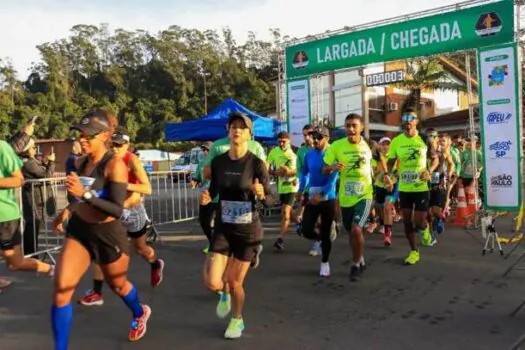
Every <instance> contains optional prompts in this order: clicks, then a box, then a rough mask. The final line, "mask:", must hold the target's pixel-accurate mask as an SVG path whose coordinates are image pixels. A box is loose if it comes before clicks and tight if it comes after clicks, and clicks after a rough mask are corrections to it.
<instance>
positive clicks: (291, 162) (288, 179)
mask: <svg viewBox="0 0 525 350" xmlns="http://www.w3.org/2000/svg"><path fill="white" fill-rule="evenodd" d="M268 164H270V165H273V166H274V167H275V168H276V169H279V168H280V167H282V166H283V165H284V166H286V167H288V168H290V169H296V166H297V156H296V155H295V153H293V151H292V150H291V149H288V150H286V151H283V150H282V149H281V147H275V148H274V149H272V150H271V151H270V154H268ZM298 183H299V181H297V175H294V176H279V178H278V180H277V191H278V192H279V194H285V193H295V192H297V190H298Z"/></svg>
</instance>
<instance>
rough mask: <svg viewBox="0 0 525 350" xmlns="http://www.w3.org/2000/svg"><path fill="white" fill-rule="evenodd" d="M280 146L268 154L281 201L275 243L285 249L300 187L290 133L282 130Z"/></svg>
mask: <svg viewBox="0 0 525 350" xmlns="http://www.w3.org/2000/svg"><path fill="white" fill-rule="evenodd" d="M277 141H278V144H279V146H278V147H275V148H274V149H272V150H271V151H270V154H268V164H269V165H270V167H273V168H274V170H273V171H271V172H270V173H271V174H272V175H276V176H277V190H278V192H279V200H280V202H281V215H282V218H281V232H280V234H279V238H277V240H276V241H275V243H274V245H273V246H274V247H275V248H276V249H277V250H283V249H284V236H285V235H286V233H287V232H288V227H289V226H290V219H291V216H292V208H293V205H294V202H295V196H296V193H297V190H298V188H299V181H298V180H297V168H296V166H297V156H296V155H295V153H294V152H293V151H292V148H291V146H290V134H288V133H287V132H286V131H281V132H280V133H279V134H278V135H277Z"/></svg>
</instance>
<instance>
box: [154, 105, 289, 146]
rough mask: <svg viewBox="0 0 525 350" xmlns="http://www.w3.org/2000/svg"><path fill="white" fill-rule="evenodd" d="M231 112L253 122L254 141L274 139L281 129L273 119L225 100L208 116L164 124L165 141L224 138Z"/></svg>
mask: <svg viewBox="0 0 525 350" xmlns="http://www.w3.org/2000/svg"><path fill="white" fill-rule="evenodd" d="M232 112H242V113H244V114H246V115H247V116H248V117H249V118H250V119H251V120H252V121H253V132H254V136H255V139H256V140H271V139H274V138H275V137H276V135H277V133H278V132H279V130H280V128H281V123H280V122H279V121H277V120H275V119H272V118H267V117H263V116H260V115H258V114H256V113H254V112H252V111H250V110H249V109H248V108H246V107H244V106H243V105H241V104H240V103H238V102H237V101H235V100H232V99H230V98H229V99H227V100H225V101H224V102H223V103H222V104H221V105H220V106H219V107H217V108H216V109H214V110H213V111H211V112H210V113H208V115H206V116H204V117H201V118H200V119H197V120H190V121H187V122H183V123H166V125H165V126H164V133H165V135H166V141H215V140H217V139H220V138H223V137H226V135H227V132H226V123H227V121H228V116H229V115H230V113H232Z"/></svg>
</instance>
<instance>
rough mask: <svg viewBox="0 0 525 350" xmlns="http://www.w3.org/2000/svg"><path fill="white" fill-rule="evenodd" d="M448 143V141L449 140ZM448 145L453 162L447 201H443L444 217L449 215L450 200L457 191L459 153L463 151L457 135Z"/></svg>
mask: <svg viewBox="0 0 525 350" xmlns="http://www.w3.org/2000/svg"><path fill="white" fill-rule="evenodd" d="M449 142H450V140H449ZM451 142H452V143H451V145H450V155H451V156H452V160H453V161H454V173H453V174H452V175H453V176H451V178H450V181H449V182H448V184H447V199H446V201H445V213H444V214H445V217H447V216H449V215H450V203H451V202H452V199H453V198H455V197H456V193H457V191H455V188H456V185H457V183H458V178H459V175H460V174H461V153H462V152H463V150H464V149H465V146H464V145H463V139H462V137H461V136H459V135H454V136H453V137H452V141H451Z"/></svg>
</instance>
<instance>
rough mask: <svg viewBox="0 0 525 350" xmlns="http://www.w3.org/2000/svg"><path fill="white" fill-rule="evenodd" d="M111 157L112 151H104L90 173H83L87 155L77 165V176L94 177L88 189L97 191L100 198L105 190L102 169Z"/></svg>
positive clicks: (87, 159)
mask: <svg viewBox="0 0 525 350" xmlns="http://www.w3.org/2000/svg"><path fill="white" fill-rule="evenodd" d="M111 157H113V153H112V152H106V154H104V157H102V159H101V160H100V162H98V164H97V166H96V167H95V169H93V171H92V172H91V174H84V172H85V170H86V166H87V163H88V161H89V158H88V157H86V158H84V159H83V160H82V163H81V164H80V166H79V167H78V176H86V177H91V178H94V179H95V181H94V182H93V184H92V185H91V187H90V189H91V190H93V191H95V192H97V195H98V197H100V198H102V197H103V196H104V193H105V192H107V190H106V188H105V177H104V170H105V169H106V165H107V164H108V162H109V160H110V159H111ZM104 190H106V191H104Z"/></svg>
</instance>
